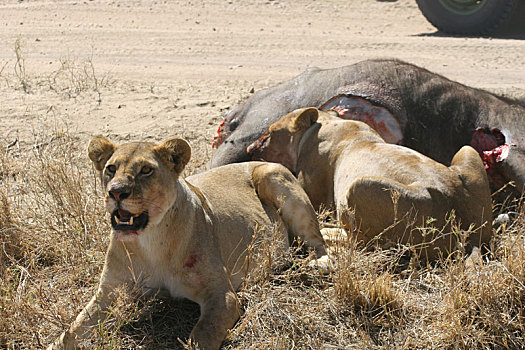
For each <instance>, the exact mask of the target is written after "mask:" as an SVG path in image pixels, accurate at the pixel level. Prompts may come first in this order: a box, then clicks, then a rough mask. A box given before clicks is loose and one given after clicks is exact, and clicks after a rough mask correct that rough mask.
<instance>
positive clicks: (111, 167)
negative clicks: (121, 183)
mask: <svg viewBox="0 0 525 350" xmlns="http://www.w3.org/2000/svg"><path fill="white" fill-rule="evenodd" d="M115 171H117V167H116V166H115V165H113V164H110V165H108V166H107V167H106V172H107V173H108V174H109V175H113V174H115Z"/></svg>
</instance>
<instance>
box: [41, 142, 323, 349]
mask: <svg viewBox="0 0 525 350" xmlns="http://www.w3.org/2000/svg"><path fill="white" fill-rule="evenodd" d="M88 152H89V157H90V159H91V160H92V161H93V162H94V164H95V167H96V168H97V169H98V170H99V171H101V177H102V181H103V184H104V187H105V188H106V198H105V201H106V209H107V211H108V212H109V213H110V214H111V213H114V212H115V210H118V209H120V210H125V211H127V212H130V213H132V214H140V213H144V212H146V213H148V215H149V221H148V224H147V226H145V227H144V228H142V229H140V230H137V231H129V230H117V229H115V228H114V229H113V232H112V236H111V240H110V244H109V248H108V251H107V254H106V260H105V263H104V268H103V271H102V275H101V277H100V284H99V287H98V290H97V292H96V295H95V296H94V297H93V298H92V300H91V301H90V302H89V304H88V305H87V306H86V307H85V308H84V310H83V311H82V312H81V313H80V314H79V315H78V316H77V318H76V320H75V321H74V322H73V324H72V325H71V326H70V327H69V329H68V330H67V331H65V332H64V333H63V334H62V335H61V336H60V337H59V338H58V339H57V340H56V341H55V343H53V344H52V345H50V346H49V349H63V348H65V349H74V348H76V347H77V345H78V344H79V343H81V340H82V339H83V338H86V337H87V335H88V333H90V332H92V331H93V328H94V327H97V324H98V323H99V322H100V321H101V320H103V319H104V318H105V317H106V316H107V308H108V306H109V305H110V304H111V302H112V300H113V298H114V296H115V294H114V291H115V289H116V288H119V287H121V286H122V285H131V284H133V283H136V282H139V284H140V286H141V287H143V288H145V289H147V290H153V291H155V290H158V289H164V290H167V291H168V292H169V293H170V294H171V295H172V296H173V297H182V298H188V299H190V300H192V301H194V302H197V303H198V304H199V305H200V309H201V316H200V319H199V320H198V322H197V324H196V325H195V327H194V328H193V331H192V332H191V339H192V341H193V342H194V343H197V344H198V347H199V348H201V349H218V348H219V347H220V345H221V343H222V341H223V339H224V337H225V336H226V334H227V331H228V329H229V328H231V327H232V326H233V325H234V323H235V322H236V320H237V319H238V318H239V315H240V311H239V308H238V301H237V297H236V294H235V291H236V290H237V289H238V288H239V286H240V285H241V281H242V279H243V277H244V276H245V275H246V273H247V272H248V271H249V268H250V266H246V261H247V260H246V259H245V258H246V255H247V251H248V249H247V248H248V245H249V244H251V243H252V238H253V234H254V232H255V230H260V229H266V230H272V228H273V227H275V225H278V226H280V227H281V230H280V231H279V232H280V239H281V240H282V243H283V246H284V245H287V244H288V233H290V234H291V235H295V236H297V237H301V239H302V241H304V242H305V243H306V245H309V246H310V247H313V248H314V249H315V250H316V252H317V254H318V256H320V255H324V254H325V251H324V247H323V244H324V242H323V240H322V237H321V235H320V233H319V227H318V223H317V219H316V215H315V212H314V209H313V207H312V206H311V204H310V201H309V200H308V197H307V195H306V194H305V193H304V191H303V190H302V188H301V187H300V185H299V183H298V182H297V180H296V179H295V178H294V177H293V175H292V174H291V173H290V171H288V170H287V169H286V168H285V167H283V166H281V165H278V164H266V163H261V162H251V163H243V164H234V165H228V166H225V167H221V168H216V169H213V170H211V171H208V172H205V173H202V174H199V175H195V176H191V177H189V178H187V179H182V178H180V177H179V176H180V173H181V171H182V170H183V169H184V167H185V165H186V163H187V162H188V160H189V159H190V154H191V150H190V147H189V145H188V144H187V142H186V141H184V140H182V139H172V140H168V141H166V142H164V143H162V144H160V145H158V146H157V145H154V144H151V143H128V144H124V145H121V146H118V147H117V146H116V145H114V144H113V143H112V142H110V141H108V140H106V139H104V138H102V137H95V138H94V139H93V140H92V141H91V143H90V145H89V148H88ZM114 227H115V226H114Z"/></svg>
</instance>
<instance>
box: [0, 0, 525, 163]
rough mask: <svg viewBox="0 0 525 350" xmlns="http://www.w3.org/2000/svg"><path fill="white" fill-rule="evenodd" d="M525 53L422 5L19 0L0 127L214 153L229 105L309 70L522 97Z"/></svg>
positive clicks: (1, 53) (0, 75)
mask: <svg viewBox="0 0 525 350" xmlns="http://www.w3.org/2000/svg"><path fill="white" fill-rule="evenodd" d="M17 40H18V41H19V43H20V50H19V57H20V58H21V59H22V60H23V61H20V62H21V63H22V62H23V63H22V65H23V68H24V69H25V73H24V72H20V70H19V69H18V68H20V67H18V66H17V56H16V54H15V43H16V42H17ZM524 52H525V41H524V40H518V39H506V38H498V39H492V38H461V37H448V36H442V35H439V34H436V31H435V29H434V28H433V27H432V26H431V25H430V24H429V23H428V22H426V20H425V19H424V18H423V16H422V15H421V14H420V12H419V11H418V9H417V6H416V4H415V1H412V0H399V1H373V0H367V1H362V0H353V1H352V0H350V1H334V0H331V1H307V0H294V1H289V0H284V1H263V0H261V1H246V0H243V1H235V0H231V1H226V0H223V1H219V0H217V1H58V0H57V1H14V0H7V1H3V2H2V4H1V5H0V70H1V71H0V118H1V120H2V123H1V125H0V130H1V133H0V134H1V135H2V136H3V138H4V139H5V142H7V143H10V142H13V141H14V140H16V139H17V138H18V140H19V141H20V142H22V144H23V143H26V142H27V143H31V142H34V140H35V137H34V136H33V134H35V133H37V132H38V131H39V130H41V129H42V123H45V124H46V123H47V124H49V125H51V126H52V127H60V128H62V127H64V125H65V124H67V125H68V129H69V130H70V131H71V132H73V133H74V134H78V135H80V136H81V139H82V140H85V139H87V138H89V137H90V136H91V135H94V134H105V135H109V136H112V137H114V138H117V139H147V138H153V139H163V138H166V137H169V136H173V135H178V136H179V135H182V136H185V137H187V138H188V139H189V140H190V142H191V143H192V145H193V146H194V147H198V148H199V149H200V150H202V151H203V153H202V157H203V158H207V157H209V154H210V152H211V148H210V147H209V141H210V139H211V137H212V135H213V134H214V132H215V129H216V124H217V122H218V121H219V119H220V116H221V115H222V113H223V112H224V111H225V110H226V109H228V108H229V107H231V106H233V105H235V104H236V103H238V102H239V101H241V100H242V99H243V98H245V97H247V96H248V95H249V91H250V89H251V88H252V87H253V88H255V89H261V88H264V87H267V86H270V85H273V84H275V83H278V82H280V81H283V80H285V79H288V78H291V77H293V76H295V75H297V74H298V73H300V72H302V71H303V70H305V69H306V68H308V67H311V66H319V67H323V68H328V67H337V66H341V65H346V64H351V63H354V62H356V61H359V60H363V59H367V58H374V57H395V58H399V59H403V60H406V61H409V62H412V63H415V64H419V65H421V66H424V67H426V68H428V69H431V70H433V71H436V72H438V73H441V74H444V75H445V76H447V77H449V78H452V79H454V80H458V81H460V82H462V83H465V84H469V85H472V86H475V87H481V88H486V89H489V90H494V91H497V92H503V93H506V94H510V95H514V96H516V95H517V96H523V95H525V79H524V74H523V72H524V67H525V61H524V60H523V53H524ZM86 67H87V71H84V68H86ZM92 69H94V71H93V70H92ZM93 72H94V74H93ZM21 81H25V83H26V84H27V88H26V90H28V92H29V93H26V92H24V91H23V89H21V85H22V84H21ZM199 154H201V153H200V152H199ZM195 161H196V163H195V165H198V164H202V163H203V162H204V161H205V159H201V160H197V159H195Z"/></svg>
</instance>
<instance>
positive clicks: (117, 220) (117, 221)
mask: <svg viewBox="0 0 525 350" xmlns="http://www.w3.org/2000/svg"><path fill="white" fill-rule="evenodd" d="M115 221H116V223H117V224H120V220H119V219H118V216H116V215H115Z"/></svg>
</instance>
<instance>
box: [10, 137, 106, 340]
mask: <svg viewBox="0 0 525 350" xmlns="http://www.w3.org/2000/svg"><path fill="white" fill-rule="evenodd" d="M46 131H47V132H48V134H50V135H51V136H48V137H44V138H42V139H40V140H38V142H35V144H34V145H32V146H22V147H21V148H19V149H14V148H13V149H11V150H9V152H7V151H4V152H2V166H3V168H2V177H1V183H0V184H1V187H0V195H1V197H0V198H1V201H0V206H1V207H0V210H1V216H2V217H1V219H2V220H1V221H2V222H1V224H0V225H1V233H0V239H1V240H2V242H1V243H2V248H3V250H2V254H1V256H2V258H1V259H2V260H1V263H2V265H1V267H2V280H1V284H0V295H1V299H0V303H1V307H0V310H1V313H2V315H1V317H0V319H1V320H2V321H0V322H1V323H0V339H1V341H2V347H6V348H19V347H24V348H42V347H43V346H44V344H45V343H46V341H45V340H47V338H48V337H49V331H50V330H55V329H57V327H58V328H60V329H63V328H64V327H65V325H66V324H67V323H69V322H70V321H71V314H72V313H76V312H78V310H79V309H80V307H81V306H82V305H83V304H84V302H85V301H86V300H87V298H86V290H89V289H91V288H92V286H94V285H95V281H96V277H97V275H98V274H99V271H100V263H101V262H102V260H103V249H104V248H103V247H104V246H105V239H104V232H105V230H106V227H107V225H106V223H105V221H104V212H103V211H102V208H101V206H100V199H99V198H98V196H97V195H96V193H95V188H94V186H93V185H94V182H93V180H92V178H93V174H92V171H91V168H90V167H89V166H88V165H87V162H86V157H85V156H84V150H79V149H78V147H77V143H78V141H77V140H75V139H73V138H71V137H70V136H69V134H68V133H67V132H64V131H61V130H46ZM88 179H89V180H88ZM50 325H53V327H50Z"/></svg>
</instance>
